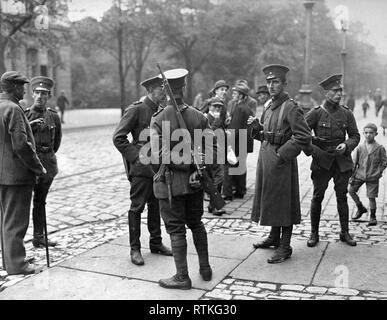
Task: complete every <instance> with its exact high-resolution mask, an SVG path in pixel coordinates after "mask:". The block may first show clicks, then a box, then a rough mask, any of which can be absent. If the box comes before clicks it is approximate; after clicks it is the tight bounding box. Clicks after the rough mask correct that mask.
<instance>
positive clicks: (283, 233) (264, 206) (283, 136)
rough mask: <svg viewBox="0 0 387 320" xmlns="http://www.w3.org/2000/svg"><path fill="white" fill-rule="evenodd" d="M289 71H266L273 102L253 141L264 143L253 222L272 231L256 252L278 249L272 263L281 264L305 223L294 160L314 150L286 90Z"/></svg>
mask: <svg viewBox="0 0 387 320" xmlns="http://www.w3.org/2000/svg"><path fill="white" fill-rule="evenodd" d="M288 71H289V68H287V67H286V66H282V65H268V66H266V67H264V68H263V72H264V73H265V75H266V81H267V84H268V89H269V92H270V96H271V102H270V103H269V104H268V106H267V107H266V109H265V110H264V112H263V115H262V118H261V123H262V125H261V124H260V123H259V122H258V121H256V120H254V119H256V118H254V117H251V118H249V121H248V122H249V123H251V122H252V124H253V132H252V134H253V137H254V138H255V139H258V140H260V141H262V143H261V149H260V153H259V159H258V167H257V177H256V186H255V195H254V204H253V209H252V215H251V219H252V221H255V222H260V224H261V225H264V226H271V227H272V228H271V231H270V235H269V237H268V238H266V239H265V240H264V241H263V242H258V243H256V244H254V247H255V248H269V247H272V246H274V247H277V250H276V252H275V254H274V256H273V257H271V258H270V259H269V260H268V262H269V263H280V262H283V261H284V260H285V259H288V258H289V257H290V256H291V254H292V248H291V246H290V240H291V235H292V230H293V225H294V224H299V223H300V221H301V211H300V198H299V183H298V168H297V159H296V157H297V156H298V155H299V154H300V152H301V151H302V150H310V142H311V134H310V129H309V127H308V125H307V124H306V122H305V120H304V114H303V111H302V109H301V108H300V107H299V106H298V105H297V104H296V103H295V102H294V101H293V100H292V99H291V98H290V97H289V94H288V93H287V92H285V91H284V89H285V87H286V73H287V72H288Z"/></svg>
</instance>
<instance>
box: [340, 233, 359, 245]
mask: <svg viewBox="0 0 387 320" xmlns="http://www.w3.org/2000/svg"><path fill="white" fill-rule="evenodd" d="M340 240H341V241H343V242H346V243H347V244H348V245H350V246H351V247H354V246H356V241H355V240H353V238H352V236H351V235H350V234H349V232H348V231H342V232H340Z"/></svg>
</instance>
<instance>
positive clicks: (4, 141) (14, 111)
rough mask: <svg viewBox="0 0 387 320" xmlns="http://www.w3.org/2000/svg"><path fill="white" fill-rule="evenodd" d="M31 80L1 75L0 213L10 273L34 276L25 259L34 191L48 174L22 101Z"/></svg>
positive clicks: (5, 264) (11, 73)
mask: <svg viewBox="0 0 387 320" xmlns="http://www.w3.org/2000/svg"><path fill="white" fill-rule="evenodd" d="M26 83H29V81H28V79H27V78H26V77H25V76H23V75H22V74H20V72H16V71H8V72H6V73H4V74H3V75H2V76H1V79H0V86H1V90H2V93H1V94H0V132H2V134H1V135H0V154H1V158H0V161H1V165H0V214H1V226H0V227H1V235H0V236H1V254H2V261H3V268H4V269H5V270H6V271H7V272H8V274H32V273H35V272H36V269H35V268H34V267H33V266H32V265H30V264H29V263H28V262H27V261H25V259H26V251H25V247H24V242H23V240H24V236H25V234H26V232H27V229H28V224H29V217H30V208H31V198H32V189H33V186H34V183H35V178H36V176H40V175H43V174H45V173H46V172H47V171H46V169H45V168H44V167H43V165H42V163H41V162H40V160H39V158H38V155H37V154H36V151H35V140H34V136H33V134H32V130H31V126H30V125H29V123H28V119H27V118H26V116H25V115H24V111H23V109H22V107H21V106H20V105H19V101H20V100H21V99H23V95H24V85H25V84H26Z"/></svg>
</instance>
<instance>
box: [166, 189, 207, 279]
mask: <svg viewBox="0 0 387 320" xmlns="http://www.w3.org/2000/svg"><path fill="white" fill-rule="evenodd" d="M160 212H161V216H162V218H163V220H164V223H165V227H166V230H167V233H168V234H169V235H170V237H171V245H172V253H173V258H174V261H175V265H176V272H177V274H180V275H186V274H188V267H187V240H186V225H187V226H188V228H189V229H191V232H192V237H193V241H194V245H195V248H196V252H197V254H198V258H199V266H200V268H201V269H205V268H208V267H209V258H208V240H207V231H206V229H205V227H204V225H203V222H202V221H201V217H202V215H203V192H202V191H199V192H196V193H193V194H187V195H182V196H177V197H173V198H172V206H171V207H170V205H169V201H168V199H161V200H160Z"/></svg>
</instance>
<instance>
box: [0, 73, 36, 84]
mask: <svg viewBox="0 0 387 320" xmlns="http://www.w3.org/2000/svg"><path fill="white" fill-rule="evenodd" d="M0 81H1V83H19V84H24V83H29V82H30V81H29V80H28V79H27V77H26V76H24V75H22V74H21V73H20V72H19V71H7V72H5V73H4V74H3V75H2V76H1V79H0Z"/></svg>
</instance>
